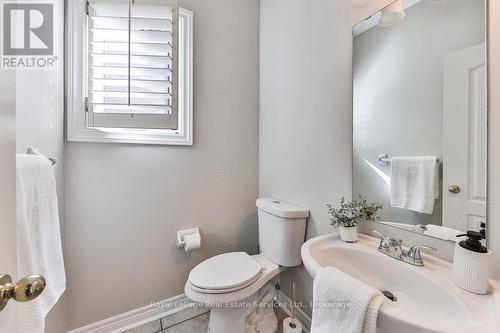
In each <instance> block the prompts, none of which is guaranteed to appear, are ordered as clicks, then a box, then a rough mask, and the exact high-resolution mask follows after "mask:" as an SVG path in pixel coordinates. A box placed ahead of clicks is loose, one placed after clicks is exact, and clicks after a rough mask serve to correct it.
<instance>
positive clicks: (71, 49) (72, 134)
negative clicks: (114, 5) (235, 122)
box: [66, 0, 193, 146]
mask: <svg viewBox="0 0 500 333" xmlns="http://www.w3.org/2000/svg"><path fill="white" fill-rule="evenodd" d="M86 3H87V1H86V0H72V1H69V2H68V11H67V15H68V19H67V37H66V42H67V44H66V45H67V46H66V71H67V75H66V98H67V100H66V138H67V141H68V142H100V143H130V144H148V145H181V146H192V145H193V12H191V11H189V10H186V9H184V8H179V32H180V34H181V36H182V37H183V38H179V41H178V42H179V50H181V49H183V50H184V52H183V53H180V56H179V73H181V71H182V73H183V74H184V75H179V81H178V82H179V87H178V90H179V100H178V102H179V113H178V117H179V128H178V129H177V130H156V129H121V128H88V127H87V113H86V110H85V108H86V97H87V80H88V77H87V56H88V50H87V42H88V41H87V23H86V21H87V15H86Z"/></svg>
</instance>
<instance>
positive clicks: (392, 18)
mask: <svg viewBox="0 0 500 333" xmlns="http://www.w3.org/2000/svg"><path fill="white" fill-rule="evenodd" d="M405 16H406V14H405V11H404V9H403V2H402V1H401V0H397V1H394V2H393V3H392V4H390V5H389V6H387V7H385V8H384V9H382V17H381V18H380V21H379V22H378V24H379V25H380V26H382V27H388V26H391V25H393V24H396V23H398V22H399V21H401V20H402V19H404V18H405Z"/></svg>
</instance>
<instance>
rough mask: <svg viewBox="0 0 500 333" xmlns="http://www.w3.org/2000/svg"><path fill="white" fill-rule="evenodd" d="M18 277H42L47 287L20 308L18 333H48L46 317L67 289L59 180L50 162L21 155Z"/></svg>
mask: <svg viewBox="0 0 500 333" xmlns="http://www.w3.org/2000/svg"><path fill="white" fill-rule="evenodd" d="M16 192H17V262H18V269H17V276H18V278H21V277H23V276H26V275H32V274H41V275H43V276H44V277H45V280H46V282H47V286H46V288H45V290H44V291H43V293H42V294H41V295H40V296H39V297H38V298H37V299H35V300H34V301H31V302H28V303H23V304H19V305H18V306H17V315H18V331H17V333H44V331H45V317H46V315H47V314H48V313H49V311H50V309H52V307H53V306H54V305H55V304H56V303H57V301H58V299H59V297H60V296H61V295H62V294H63V292H64V290H65V288H66V274H65V271H64V262H63V254H62V246H61V233H60V227H59V210H58V206H57V194H56V181H55V177H54V171H53V167H52V166H51V163H50V161H49V160H48V159H47V158H45V157H43V156H38V155H24V154H23V155H21V154H19V155H17V166H16Z"/></svg>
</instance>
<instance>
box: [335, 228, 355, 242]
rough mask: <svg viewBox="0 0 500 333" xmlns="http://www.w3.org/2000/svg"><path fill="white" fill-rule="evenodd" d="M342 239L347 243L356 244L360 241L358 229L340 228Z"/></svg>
mask: <svg viewBox="0 0 500 333" xmlns="http://www.w3.org/2000/svg"><path fill="white" fill-rule="evenodd" d="M339 232H340V238H342V240H343V241H344V242H347V243H356V242H357V241H358V227H342V226H340V227H339Z"/></svg>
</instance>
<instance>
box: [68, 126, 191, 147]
mask: <svg viewBox="0 0 500 333" xmlns="http://www.w3.org/2000/svg"><path fill="white" fill-rule="evenodd" d="M68 142H94V143H127V144H141V145H170V146H192V145H193V140H192V138H191V137H189V136H187V135H183V134H182V133H180V132H179V131H173V130H135V129H134V130H130V129H115V128H113V129H104V128H102V129H101V128H86V129H82V130H80V131H78V133H72V134H69V133H68Z"/></svg>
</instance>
